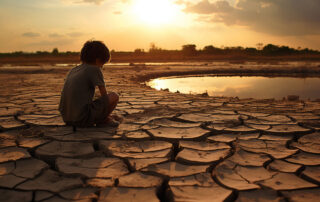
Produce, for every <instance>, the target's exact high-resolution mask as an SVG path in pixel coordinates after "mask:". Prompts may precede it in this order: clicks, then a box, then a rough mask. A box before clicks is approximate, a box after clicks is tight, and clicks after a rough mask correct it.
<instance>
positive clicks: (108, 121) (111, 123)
mask: <svg viewBox="0 0 320 202" xmlns="http://www.w3.org/2000/svg"><path fill="white" fill-rule="evenodd" d="M119 124H120V123H119V122H118V121H116V120H115V119H113V118H112V117H111V116H109V117H108V118H106V120H105V122H104V123H99V124H97V127H118V126H119Z"/></svg>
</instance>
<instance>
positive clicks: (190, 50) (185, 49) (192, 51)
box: [182, 44, 197, 56]
mask: <svg viewBox="0 0 320 202" xmlns="http://www.w3.org/2000/svg"><path fill="white" fill-rule="evenodd" d="M196 47H197V46H196V45H194V44H187V45H183V46H182V54H183V55H188V56H192V55H196V54H197V50H196Z"/></svg>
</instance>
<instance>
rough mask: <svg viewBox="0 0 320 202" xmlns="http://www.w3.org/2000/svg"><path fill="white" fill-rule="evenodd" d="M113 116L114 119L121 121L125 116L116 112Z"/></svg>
mask: <svg viewBox="0 0 320 202" xmlns="http://www.w3.org/2000/svg"><path fill="white" fill-rule="evenodd" d="M111 118H113V119H114V120H116V121H118V122H120V123H121V122H122V121H123V117H122V116H119V115H116V114H112V115H111Z"/></svg>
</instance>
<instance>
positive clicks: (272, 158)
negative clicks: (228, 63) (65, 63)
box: [0, 66, 320, 202]
mask: <svg viewBox="0 0 320 202" xmlns="http://www.w3.org/2000/svg"><path fill="white" fill-rule="evenodd" d="M47 68H48V67H47ZM143 68H145V69H143ZM179 68H180V69H179ZM184 68H185V69H183V68H181V67H177V68H176V69H178V70H179V71H181V72H183V71H184V72H185V71H188V72H189V74H192V71H193V70H194V69H193V67H192V68H191V67H184ZM248 68H249V67H248ZM26 69H27V68H26ZM242 69H243V68H242ZM160 70H161V68H160V67H157V68H153V67H150V68H149V69H148V68H147V67H140V68H139V67H132V68H131V67H130V68H129V67H121V66H119V67H108V68H107V69H105V70H104V76H105V80H106V84H107V89H108V90H110V91H115V92H117V93H119V94H120V103H119V105H118V107H117V109H116V111H115V113H116V114H118V115H121V116H123V117H124V122H123V123H122V124H121V125H120V126H119V127H118V128H111V127H110V128H108V127H106V128H96V127H93V128H78V129H77V131H76V132H74V131H73V130H72V128H71V127H66V126H64V123H63V121H62V119H61V117H60V115H59V112H58V110H57V108H58V103H59V99H60V90H61V88H62V85H63V82H64V78H65V75H66V73H67V71H66V69H59V70H48V71H44V70H43V69H42V68H40V70H39V71H30V72H29V71H28V70H25V71H15V72H1V74H0V79H1V89H0V94H1V96H0V126H1V133H0V201H14V202H16V201H46V202H49V201H61V202H63V201H81V202H83V201H112V202H114V201H182V202H183V201H194V202H198V201H237V202H240V201H303V202H306V201H319V200H320V188H319V185H320V133H319V130H320V101H306V100H305V101H286V100H281V101H280V100H272V99H268V100H258V99H238V98H228V97H203V96H200V95H184V94H179V93H169V92H166V91H156V90H154V89H151V88H149V87H147V86H145V85H144V84H142V83H141V82H140V81H141V80H139V78H140V79H141V78H147V77H148V75H151V74H153V75H156V73H157V72H160ZM162 70H163V71H165V73H167V74H170V71H171V70H170V67H165V68H163V67H162ZM124 71H125V72H126V74H123V72H124ZM163 71H162V73H163ZM199 71H200V70H199V69H197V73H199ZM181 72H180V73H181ZM172 74H174V73H172ZM159 75H161V74H160V73H159Z"/></svg>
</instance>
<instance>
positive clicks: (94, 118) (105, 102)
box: [66, 95, 109, 127]
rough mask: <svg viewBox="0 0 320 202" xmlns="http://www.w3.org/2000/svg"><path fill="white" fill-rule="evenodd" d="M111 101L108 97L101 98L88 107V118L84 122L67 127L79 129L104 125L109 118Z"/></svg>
mask: <svg viewBox="0 0 320 202" xmlns="http://www.w3.org/2000/svg"><path fill="white" fill-rule="evenodd" d="M108 106H109V99H108V96H107V95H105V96H101V97H99V98H98V99H96V100H94V101H93V102H92V103H91V104H90V105H88V113H87V116H86V117H85V118H84V119H83V120H82V121H77V122H73V123H71V122H68V123H66V124H67V125H73V126H78V127H92V126H94V124H97V123H103V122H104V121H105V120H106V118H107V116H108V114H107V113H108Z"/></svg>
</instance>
